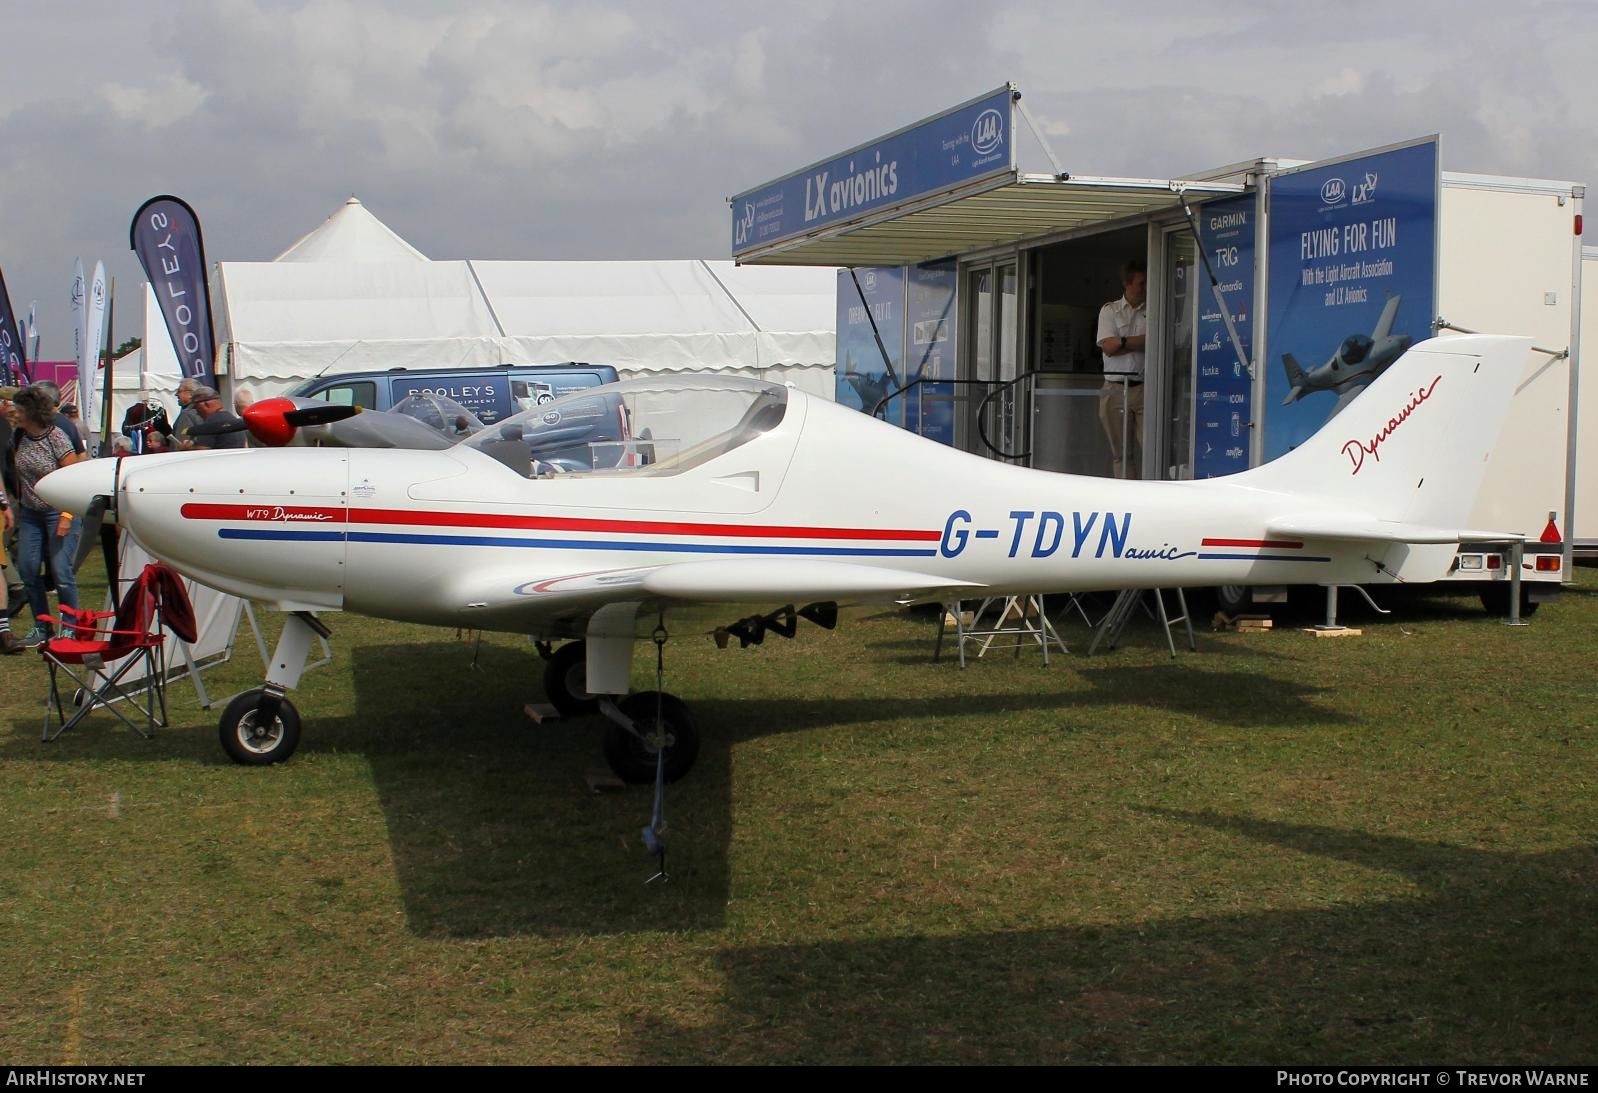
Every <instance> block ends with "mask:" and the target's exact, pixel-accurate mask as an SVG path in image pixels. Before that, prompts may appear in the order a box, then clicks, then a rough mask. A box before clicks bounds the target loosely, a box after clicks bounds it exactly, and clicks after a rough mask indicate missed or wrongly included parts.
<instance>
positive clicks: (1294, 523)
mask: <svg viewBox="0 0 1598 1093" xmlns="http://www.w3.org/2000/svg"><path fill="white" fill-rule="evenodd" d="M1266 531H1267V533H1268V534H1270V535H1273V536H1284V537H1291V538H1294V539H1344V540H1351V541H1358V542H1374V543H1416V544H1427V543H1512V542H1518V541H1520V540H1522V539H1524V538H1525V535H1523V534H1521V533H1519V532H1509V531H1473V530H1469V529H1462V528H1440V527H1431V526H1429V525H1426V524H1406V523H1402V522H1400V521H1397V520H1377V519H1375V518H1373V517H1370V516H1356V515H1350V516H1347V517H1341V516H1338V515H1336V514H1330V513H1316V514H1315V515H1314V516H1308V517H1303V518H1300V517H1294V516H1287V517H1282V518H1280V519H1276V520H1272V521H1270V522H1269V523H1268V524H1267V525H1266Z"/></svg>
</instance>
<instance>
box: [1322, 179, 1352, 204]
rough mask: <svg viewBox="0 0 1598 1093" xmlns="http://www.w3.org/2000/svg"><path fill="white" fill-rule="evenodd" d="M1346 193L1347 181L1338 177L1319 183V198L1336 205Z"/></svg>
mask: <svg viewBox="0 0 1598 1093" xmlns="http://www.w3.org/2000/svg"><path fill="white" fill-rule="evenodd" d="M1347 195H1348V183H1346V182H1344V181H1343V180H1342V179H1340V178H1329V179H1327V180H1326V181H1325V182H1323V183H1322V184H1321V200H1322V201H1324V202H1326V204H1328V205H1336V204H1338V203H1339V202H1341V201H1342V200H1343V198H1344V197H1346V196H1347Z"/></svg>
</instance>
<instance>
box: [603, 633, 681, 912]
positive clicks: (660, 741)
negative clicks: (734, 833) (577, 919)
mask: <svg viewBox="0 0 1598 1093" xmlns="http://www.w3.org/2000/svg"><path fill="white" fill-rule="evenodd" d="M651 636H652V639H653V640H654V643H655V688H656V689H655V690H653V691H644V692H641V693H639V694H632V695H628V696H627V697H626V698H623V699H622V700H621V701H620V702H612V701H611V700H610V699H608V698H607V699H601V700H600V703H599V708H600V710H601V711H602V712H603V713H604V714H605V716H606V717H608V718H610V720H611V722H612V725H611V728H610V731H609V732H608V733H607V734H606V735H605V759H606V760H607V761H608V762H609V763H610V769H611V770H613V771H614V772H615V773H616V777H618V778H620V779H621V780H622V781H624V782H629V783H632V784H634V785H639V784H644V783H647V782H649V781H653V782H654V783H655V803H654V808H653V810H652V811H651V813H650V818H649V824H648V826H646V827H645V828H644V830H643V839H644V847H645V849H646V850H648V851H649V853H651V854H654V855H656V857H657V859H658V861H659V868H658V870H657V871H656V873H655V875H654V876H652V877H650V878H649V881H650V882H651V883H652V882H654V881H657V880H660V881H665V880H670V879H671V874H670V873H669V872H667V871H666V785H667V783H669V782H675V781H676V780H677V779H679V778H681V777H682V776H683V775H685V774H687V773H688V771H689V770H690V769H692V767H693V765H694V760H695V759H696V758H698V755H699V727H698V726H697V725H696V724H695V723H694V719H693V716H692V715H691V714H689V712H688V707H687V705H686V704H685V703H684V702H683V701H682V700H681V699H679V698H677V697H675V696H673V695H669V694H667V693H666V692H665V691H664V690H662V689H661V687H662V686H663V684H664V682H665V676H666V639H667V637H669V635H668V634H667V632H666V625H665V616H664V615H661V616H660V621H659V622H657V623H656V625H655V630H654V633H653V635H651Z"/></svg>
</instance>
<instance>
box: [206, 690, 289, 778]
mask: <svg viewBox="0 0 1598 1093" xmlns="http://www.w3.org/2000/svg"><path fill="white" fill-rule="evenodd" d="M266 699H267V694H266V691H265V689H263V688H261V687H257V688H255V690H253V691H245V692H244V693H243V694H241V695H239V696H238V697H237V698H235V699H234V700H233V701H232V702H229V703H228V704H227V709H226V710H224V711H222V721H221V724H220V725H219V726H218V729H219V732H220V735H221V737H222V750H223V751H225V752H227V755H228V758H229V759H231V760H233V761H234V762H235V763H242V764H244V765H245V766H247V767H264V766H267V765H269V764H272V763H281V762H283V761H284V760H285V759H287V758H288V757H289V756H291V755H293V754H294V749H295V748H297V747H299V745H300V713H299V711H298V710H296V709H295V708H294V704H293V703H292V702H290V701H289V700H288V699H286V698H280V699H279V700H278V706H277V713H276V715H275V716H273V717H272V718H271V722H270V724H268V722H267V718H266V717H265V716H264V715H263V714H262V712H261V704H262V703H263V702H265V701H266Z"/></svg>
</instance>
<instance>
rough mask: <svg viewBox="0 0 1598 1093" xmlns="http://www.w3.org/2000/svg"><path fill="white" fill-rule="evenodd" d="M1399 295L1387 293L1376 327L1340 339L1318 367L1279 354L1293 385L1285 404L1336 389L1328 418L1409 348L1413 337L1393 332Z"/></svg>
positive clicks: (1339, 410) (1290, 355) (1341, 409)
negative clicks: (1335, 401)
mask: <svg viewBox="0 0 1598 1093" xmlns="http://www.w3.org/2000/svg"><path fill="white" fill-rule="evenodd" d="M1402 299H1403V297H1402V296H1389V297H1388V298H1387V305H1386V306H1385V307H1383V308H1382V314H1381V317H1380V318H1379V319H1377V320H1376V329H1375V330H1372V331H1371V332H1370V334H1369V335H1365V334H1350V335H1349V336H1348V337H1346V338H1344V339H1343V343H1342V344H1341V345H1339V346H1338V347H1337V352H1335V353H1333V354H1332V356H1331V359H1330V360H1328V361H1327V362H1326V363H1325V364H1323V365H1321V366H1319V367H1318V368H1311V369H1310V370H1308V371H1305V370H1304V367H1303V366H1302V365H1300V364H1299V363H1298V360H1297V358H1295V357H1294V356H1293V354H1291V353H1283V354H1282V365H1283V366H1284V367H1285V368H1286V369H1287V382H1288V383H1290V384H1292V385H1293V389H1292V390H1291V391H1289V392H1288V393H1287V397H1286V398H1285V399H1283V400H1282V405H1283V406H1286V405H1287V404H1288V403H1290V402H1297V401H1298V400H1299V399H1301V398H1303V397H1304V396H1305V395H1308V394H1313V393H1314V392H1316V391H1336V392H1337V404H1336V405H1335V406H1333V407H1332V412H1331V413H1330V414H1328V415H1327V418H1326V419H1327V420H1328V421H1330V420H1331V419H1332V418H1334V417H1336V416H1337V415H1338V414H1340V413H1342V412H1343V408H1344V407H1346V406H1347V405H1348V404H1349V403H1350V402H1352V401H1353V400H1354V399H1355V397H1357V396H1358V395H1359V393H1360V392H1361V391H1363V390H1365V388H1366V387H1367V386H1369V385H1370V382H1371V381H1372V380H1374V379H1375V378H1376V377H1377V376H1379V375H1381V374H1382V372H1383V371H1384V370H1385V369H1386V368H1387V366H1388V365H1390V364H1392V363H1393V362H1394V361H1396V360H1397V359H1398V358H1399V356H1400V355H1401V354H1402V353H1403V352H1404V350H1406V349H1408V348H1409V347H1410V345H1411V343H1412V342H1413V341H1414V339H1413V338H1411V337H1410V336H1409V335H1408V334H1394V333H1393V321H1394V320H1395V319H1396V318H1397V317H1398V303H1399V301H1400V300H1402Z"/></svg>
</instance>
